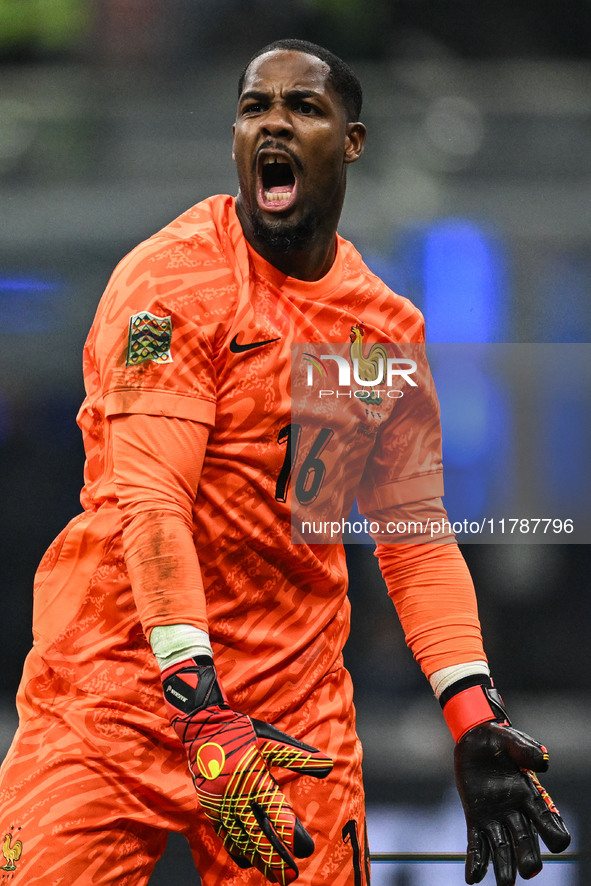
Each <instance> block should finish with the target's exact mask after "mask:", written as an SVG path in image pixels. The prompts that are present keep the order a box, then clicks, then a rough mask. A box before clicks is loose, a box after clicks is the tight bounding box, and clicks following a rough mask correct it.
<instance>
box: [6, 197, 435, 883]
mask: <svg viewBox="0 0 591 886" xmlns="http://www.w3.org/2000/svg"><path fill="white" fill-rule="evenodd" d="M360 326H362V327H363V329H364V333H365V339H364V341H365V342H367V343H369V344H371V343H375V342H381V341H386V342H389V341H409V342H420V341H422V340H423V320H422V317H421V314H420V312H419V311H418V310H417V309H416V308H414V307H413V305H412V304H411V303H410V302H408V301H407V300H406V299H403V298H401V297H399V296H397V295H395V294H394V293H393V292H391V290H389V289H388V288H387V287H386V286H385V285H384V284H383V283H382V282H381V281H380V280H378V279H377V278H376V277H375V276H374V275H373V274H372V273H371V272H370V271H369V270H368V269H367V268H366V267H365V265H364V264H363V262H362V260H361V258H360V256H359V254H358V253H357V252H356V251H355V249H354V247H353V246H352V245H351V244H350V243H348V242H346V241H345V240H343V239H341V238H338V241H337V254H336V260H335V262H334V265H333V267H332V268H331V269H330V271H329V272H328V274H327V275H326V276H325V277H324V278H322V279H321V280H319V281H316V282H304V281H300V280H296V279H292V278H286V277H285V276H284V275H282V274H281V273H280V272H279V271H277V270H276V269H275V268H272V267H271V266H270V265H268V264H267V263H266V262H265V261H264V260H263V259H261V258H260V257H259V256H258V255H256V254H255V253H254V252H253V251H252V250H251V249H250V248H249V247H248V246H247V244H246V241H245V240H244V237H243V235H242V230H241V227H240V224H239V222H238V219H237V217H236V213H235V208H234V201H233V199H232V198H231V197H225V196H218V197H214V198H211V199H210V200H207V201H205V202H204V203H201V204H199V205H197V206H195V207H193V208H192V209H190V210H188V211H187V212H186V213H185V214H184V215H182V216H181V217H180V218H179V219H177V220H176V221H174V222H173V223H172V224H170V225H169V226H168V227H167V228H165V229H164V230H163V231H161V232H160V233H158V234H156V235H155V236H154V237H152V238H150V239H149V240H147V241H146V242H144V243H143V244H140V246H138V247H137V248H136V249H135V250H134V251H133V252H132V253H131V254H130V255H129V256H128V257H127V258H125V259H124V260H123V261H122V262H121V264H120V265H119V267H118V268H117V270H116V271H115V273H114V275H113V277H112V279H111V281H110V283H109V286H108V288H107V290H106V293H105V295H104V297H103V299H102V301H101V303H100V305H99V308H98V311H97V315H96V320H95V322H94V324H93V327H92V329H91V331H90V334H89V337H88V341H87V345H86V348H85V354H84V376H85V384H86V391H87V396H86V399H85V401H84V403H83V405H82V408H81V410H80V414H79V419H78V420H79V425H80V428H81V430H82V434H83V438H84V445H85V451H86V456H87V459H86V466H85V485H84V489H83V492H82V504H83V507H84V513H83V514H81V515H79V516H78V517H76V518H75V519H74V520H72V522H71V523H70V524H69V525H68V526H67V527H66V528H65V529H64V531H63V532H62V533H61V534H60V535H59V536H58V538H57V539H56V541H55V542H54V543H53V545H52V546H51V547H50V549H49V550H48V552H47V553H46V555H45V557H44V558H43V561H42V563H41V564H40V566H39V570H38V572H37V575H36V580H35V602H34V624H33V635H34V646H33V649H32V651H31V653H30V655H29V657H28V658H27V661H26V664H25V669H24V674H23V679H22V682H21V687H20V690H19V696H18V707H19V715H20V721H21V725H20V727H19V732H18V733H17V736H16V739H15V743H14V745H13V748H12V750H11V752H10V753H9V755H8V758H7V760H6V763H5V765H4V767H3V770H2V782H1V786H0V827H2V826H4V827H5V829H6V830H5V833H6V834H8V833H11V834H13V837H14V839H12V838H11V839H12V843H11V844H10V845H11V846H15V845H16V842H15V841H16V839H17V838H18V839H19V840H20V841H21V842H22V855H21V857H20V859H19V860H16V859H15V861H14V863H15V865H16V867H17V871H15V872H14V877H15V886H16V884H17V883H18V882H19V880H18V878H19V877H21V879H20V882H23V883H25V882H26V883H27V886H30V884H33V883H35V884H36V883H43V884H46V883H50V882H54V881H55V882H61V883H71V884H77V886H78V884H79V886H87V884H93V886H94V884H107V883H112V882H113V881H114V879H116V880H117V882H118V883H120V884H122V886H127V884H131V883H134V884H140V883H143V882H146V879H145V878H146V877H147V875H148V874H146V872H149V869H150V865H151V864H153V861H154V858H155V857H157V856H158V854H159V853H160V852H161V850H162V839H161V835H160V833H159V829H161V828H162V829H166V828H170V829H175V830H181V831H184V832H187V833H188V835H189V836H190V840H191V845H192V848H193V851H194V854H195V857H196V859H197V860H198V864H199V869H200V872H201V876H202V879H203V881H204V883H206V884H207V886H210V884H214V883H218V882H224V883H227V884H233V883H236V884H238V883H241V884H242V883H248V884H253V886H254V884H260V883H263V882H264V881H263V879H262V877H261V875H260V874H259V873H258V872H257V871H254V872H253V871H251V872H248V871H247V872H240V871H239V869H238V868H236V866H235V865H232V863H231V862H228V861H227V860H225V859H222V858H221V857H220V854H219V853H220V852H223V850H221V849H220V847H219V841H218V840H217V838H216V837H215V834H214V833H213V831H212V830H211V828H210V826H209V825H208V824H207V823H204V821H203V817H202V816H201V813H200V812H199V810H198V807H197V801H196V797H195V792H194V789H193V786H192V785H191V783H190V779H189V777H188V774H187V769H186V760H185V759H184V751H183V749H182V747H181V746H180V744H179V743H178V739H177V738H176V736H175V734H174V732H173V730H172V729H171V727H170V726H169V724H168V721H167V717H166V711H165V708H164V701H163V698H162V693H161V687H160V679H159V677H160V675H159V672H158V667H157V665H156V662H155V660H154V657H153V656H152V653H151V651H150V648H149V645H148V643H147V641H146V636H145V632H147V631H149V629H150V626H151V625H153V624H154V623H157V622H158V618H160V613H158V612H157V613H154V608H153V603H152V602H151V601H150V600H146V599H144V598H142V599H140V598H141V591H139V595H140V596H139V598H138V599H136V598H135V596H134V593H133V592H132V588H131V583H130V578H129V571H128V568H127V565H126V559H125V554H124V550H123V544H122V516H121V510H120V508H119V507H118V503H117V494H116V478H115V472H114V468H113V445H112V432H113V427H114V426H115V422H112V421H111V420H112V419H113V417H115V416H134V415H141V416H160V417H166V418H169V419H171V420H175V421H179V422H180V421H188V422H189V423H200V424H203V425H206V426H208V427H209V428H210V434H209V440H208V444H207V452H206V457H205V460H204V463H203V468H202V472H201V478H200V482H199V492H198V495H197V498H196V500H195V502H194V507H193V509H192V532H193V540H194V549H195V552H196V554H197V557H198V561H199V564H200V567H201V575H202V579H203V587H204V592H205V598H206V606H207V620H208V623H209V630H210V636H211V640H212V646H213V650H214V658H215V662H216V668H217V671H218V674H219V676H220V682H221V684H222V686H223V687H224V690H225V692H226V694H227V696H228V699H229V702H230V704H231V705H232V707H233V708H234V709H235V710H239V711H242V712H244V713H246V714H248V715H254V716H256V717H258V718H260V719H262V720H267V721H269V722H272V723H274V724H275V725H277V726H278V727H279V728H281V729H284V730H285V731H286V732H288V733H290V734H292V735H295V736H296V737H298V738H300V739H301V740H303V741H305V742H306V743H309V744H311V745H313V746H315V747H318V748H320V749H321V750H322V751H323V752H325V753H327V754H328V755H329V756H330V757H331V758H333V759H334V760H335V768H334V770H333V772H332V773H331V775H330V776H329V777H328V778H327V779H325V780H324V781H322V782H321V783H318V782H317V781H316V780H315V779H314V780H310V779H308V778H307V777H298V776H294V775H293V774H289V773H287V774H285V773H284V774H283V776H282V777H281V778H280V779H278V780H279V783H280V786H281V787H282V790H286V791H287V795H288V800H289V802H290V804H291V805H293V808H294V809H295V810H296V812H297V814H298V816H300V817H301V818H302V820H303V821H304V823H305V825H306V827H310V828H311V829H312V832H313V834H314V839H315V840H316V851H315V853H314V855H313V857H312V858H311V859H307V860H305V863H304V862H302V865H301V874H300V880H301V883H302V884H303V886H305V884H309V886H311V884H313V883H318V882H331V883H333V884H334V886H353V884H354V883H365V882H366V881H365V873H364V870H365V861H364V833H363V827H364V825H363V791H362V787H361V771H360V759H361V755H360V750H359V744H358V741H357V739H356V736H355V731H354V711H353V707H352V697H351V690H350V684H349V679H348V675H347V674H346V672H345V671H344V670H343V669H342V657H341V652H342V648H343V645H344V643H345V640H346V637H347V635H348V631H349V604H348V601H347V598H346V590H347V575H346V564H345V557H344V551H343V549H342V547H341V546H340V545H314V544H295V543H294V542H293V541H292V539H291V532H290V529H291V527H290V502H289V499H290V495H289V492H290V489H289V487H290V470H289V469H291V470H292V473H293V477H292V478H291V479H293V480H294V481H295V480H296V475H297V473H298V470H299V468H300V465H299V464H298V463H297V462H295V463H294V464H291V462H290V458H289V450H288V443H289V442H290V423H291V413H290V389H289V384H290V357H291V349H290V346H291V344H292V343H293V342H298V341H299V342H310V343H319V342H335V343H342V342H349V341H350V336H351V331H352V329H353V327H360ZM334 436H335V439H334V441H331V442H330V443H329V444H328V445H338V435H334ZM400 442H401V444H402V443H403V441H400ZM390 445H391V441H390V442H388V440H386V439H384V440H383V445H381V447H380V450H379V453H382V455H380V454H379V453H378V454H377V456H376V463H378V462H379V461H380V459H381V460H382V462H383V464H384V472H383V474H382V475H380V471H379V469H378V470H377V472H376V473H375V474H374V478H375V480H376V483H375V490H374V492H372V493H371V494H370V493H369V492H368V494H367V501H366V502H365V505H366V506H367V507H368V508H371V507H376V508H383V507H384V506H387V504H388V502H389V501H390V493H391V492H396V495H395V496H394V498H397V500H400V498H401V497H402V498H404V494H403V493H401V491H400V490H403V489H405V488H406V487H405V483H406V481H408V480H409V477H408V476H404V475H402V476H400V477H398V478H392V477H390V476H387V458H386V457H385V455H386V454H387V452H388V449H389V446H390ZM413 445H414V443H413ZM427 451H428V453H430V455H429V457H428V458H426V459H423V460H422V462H421V464H422V465H423V470H424V472H425V474H432V475H433V477H434V478H435V479H436V483H439V482H440V480H439V479H438V478H440V476H441V465H440V453H439V441H438V438H437V437H436V436H435V437H432V436H431V437H430V445H429V447H428V450H427ZM171 457H172V453H171ZM300 457H301V458H304V459H305V457H306V450H305V447H303V448H302V450H301V453H300ZM400 464H404V465H408V471H409V472H412V465H411V463H410V462H409V461H408V459H407V458H405V457H404V456H403V455H402V456H401V459H400ZM144 468H145V465H144ZM286 469H287V470H286ZM380 476H382V477H383V480H384V483H385V484H387V485H388V489H387V490H386V489H385V488H380ZM397 484H400V485H399V488H398V489H397V490H396V486H397ZM163 591H164V592H165V595H166V596H167V600H168V602H167V606H168V610H167V612H168V617H169V619H170V621H173V620H176V621H179V622H183V623H187V622H188V623H192V622H195V621H196V623H197V624H201V622H200V621H199V619H202V618H203V613H202V612H198V613H196V612H195V600H196V597H195V587H191V588H189V589H187V588H184V587H180V586H178V585H177V583H176V582H173V584H172V586H170V587H167V588H164V589H163ZM138 606H139V608H141V610H142V621H143V625H142V623H141V621H140V618H139V614H138ZM197 608H199V607H198V606H197ZM154 619H156V621H155V620H154ZM170 621H169V623H170ZM444 630H447V628H445V629H444ZM179 752H180V753H179ZM311 781H313V789H312V785H311V784H310V782H311ZM82 797H83V798H84V800H82V799H81V798H82ZM61 798H63V802H60V799H61ZM126 822H127V824H125V823H126ZM89 833H90V834H92V835H93V836H92V839H90V838H88V839H89V841H90V842H88V841H87V836H86V835H88V834H89ZM111 838H112V840H113V844H112V845H113V846H114V847H115V848H116V856H117V863H116V865H115V867H113V865H114V864H115V862H114V861H113V860H112V859H108V858H107V857H105V853H107V843H108V840H109V839H111ZM50 845H51V851H50V853H49V855H47V852H48V847H49V846H50ZM73 846H75V847H76V852H74V851H73ZM79 847H83V848H79ZM80 853H82V855H83V856H84V860H82V857H81V855H80ZM89 853H90V855H89ZM66 859H68V862H67V863H68V864H69V865H70V867H69V868H68V874H67V875H66V879H64V878H63V866H64V864H65V863H66V861H65V860H66ZM140 868H141V872H140ZM21 872H22V875H21ZM60 877H61V878H62V879H60Z"/></svg>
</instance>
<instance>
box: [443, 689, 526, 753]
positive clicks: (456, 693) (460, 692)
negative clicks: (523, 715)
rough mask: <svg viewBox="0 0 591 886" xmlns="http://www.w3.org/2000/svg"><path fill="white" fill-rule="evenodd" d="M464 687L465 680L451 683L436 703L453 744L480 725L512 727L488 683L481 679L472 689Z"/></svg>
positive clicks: (495, 691) (499, 697)
mask: <svg viewBox="0 0 591 886" xmlns="http://www.w3.org/2000/svg"><path fill="white" fill-rule="evenodd" d="M465 683H466V681H464V680H459V681H458V683H454V684H453V685H452V686H450V687H449V689H447V690H446V691H445V693H444V694H443V695H442V696H441V698H440V699H439V702H440V704H441V707H442V708H443V716H444V718H445V722H446V723H447V725H448V728H449V731H450V732H451V734H452V738H453V740H454V741H455V742H458V741H459V740H460V739H461V738H462V736H463V735H465V734H466V732H468V731H469V730H470V729H473V728H474V727H475V726H478V725H480V723H487V722H489V721H491V720H495V721H496V722H497V723H505V724H507V725H511V723H510V721H509V718H508V716H507V712H506V710H505V707H504V705H503V700H502V698H501V696H500V695H499V693H498V692H497V690H496V689H494V688H493V686H492V682H491V681H490V680H482V678H480V682H478V683H476V684H475V685H468V686H465V685H462V684H465Z"/></svg>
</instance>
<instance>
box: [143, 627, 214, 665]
mask: <svg viewBox="0 0 591 886" xmlns="http://www.w3.org/2000/svg"><path fill="white" fill-rule="evenodd" d="M150 646H151V647H152V652H153V653H154V655H155V656H156V660H157V662H158V664H159V665H160V670H161V671H164V670H165V669H166V668H169V667H170V666H171V665H174V664H177V662H179V661H185V659H187V658H194V656H196V655H209V656H210V657H211V658H213V652H212V650H211V643H210V642H209V635H208V634H207V632H206V631H201V630H200V629H199V628H196V627H193V625H157V626H156V627H155V628H152V631H151V633H150Z"/></svg>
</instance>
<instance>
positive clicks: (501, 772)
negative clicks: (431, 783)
mask: <svg viewBox="0 0 591 886" xmlns="http://www.w3.org/2000/svg"><path fill="white" fill-rule="evenodd" d="M475 684H476V685H475ZM440 703H441V706H442V707H443V714H444V717H445V719H446V721H447V724H448V726H449V728H450V731H451V733H452V736H453V737H454V739H455V741H456V747H455V777H456V785H457V788H458V793H459V795H460V799H461V801H462V805H463V807H464V813H465V816H466V824H467V828H468V850H467V854H466V883H480V881H481V880H482V878H483V877H484V875H485V874H486V870H487V868H488V863H489V860H490V858H491V856H492V861H493V868H494V872H495V878H496V882H497V886H513V884H514V883H515V879H516V877H517V873H518V872H519V874H521V876H522V877H523V878H524V879H526V880H527V879H529V878H530V877H533V876H534V875H535V874H537V873H539V871H540V870H541V869H542V860H541V857H540V846H539V841H538V832H539V834H540V836H541V837H542V839H543V841H544V843H545V844H546V846H547V847H548V849H549V850H550V851H551V852H562V851H563V850H564V849H566V847H567V846H568V844H569V843H570V835H569V833H568V831H567V829H566V826H565V824H564V822H563V820H562V818H561V817H560V814H559V812H558V809H557V808H556V806H555V805H554V803H553V802H552V799H551V798H550V796H549V795H548V793H547V792H546V791H545V790H544V788H543V787H542V785H541V784H540V782H539V781H538V779H537V777H536V776H535V774H534V773H535V772H545V771H546V770H547V769H548V752H547V750H546V748H545V747H544V746H543V745H541V744H539V743H538V742H537V741H534V739H533V738H530V737H529V735H525V734H524V733H523V732H518V731H517V730H516V729H513V727H512V726H511V722H510V720H509V718H508V716H507V712H506V711H505V708H504V705H503V702H502V699H501V697H500V695H499V694H498V692H497V691H496V690H495V689H493V688H492V683H491V681H490V680H488V679H487V678H483V677H481V676H478V677H474V678H466V679H464V680H459V681H458V682H457V683H455V684H452V686H450V687H449V688H448V689H447V690H446V691H445V692H444V693H443V694H442V696H441V698H440Z"/></svg>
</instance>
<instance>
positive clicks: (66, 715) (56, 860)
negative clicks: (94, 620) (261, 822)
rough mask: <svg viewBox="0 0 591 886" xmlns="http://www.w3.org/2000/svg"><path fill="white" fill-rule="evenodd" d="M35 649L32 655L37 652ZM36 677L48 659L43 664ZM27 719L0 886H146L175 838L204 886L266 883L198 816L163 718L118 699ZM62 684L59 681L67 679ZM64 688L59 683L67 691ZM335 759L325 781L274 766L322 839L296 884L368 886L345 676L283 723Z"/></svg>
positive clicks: (1, 792) (5, 806)
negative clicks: (149, 719) (182, 841)
mask: <svg viewBox="0 0 591 886" xmlns="http://www.w3.org/2000/svg"><path fill="white" fill-rule="evenodd" d="M35 654H36V653H35V652H32V653H31V655H33V656H34V655H35ZM34 664H35V666H36V667H35V669H36V670H37V671H38V672H39V669H40V668H41V662H39V661H38V662H35V663H34ZM44 679H45V680H46V682H45V683H44V692H43V695H44V703H43V704H42V705H38V706H37V708H36V707H35V700H34V699H32V698H31V697H29V698H28V699H27V715H26V718H25V719H24V720H21V724H20V726H19V729H18V731H17V734H16V736H15V739H14V741H13V744H12V746H11V748H10V751H9V753H8V755H7V758H6V760H5V761H4V764H3V766H2V769H1V778H0V840H2V841H3V843H2V849H3V856H0V886H1V884H3V883H5V882H6V883H11V884H14V886H21V884H22V886H25V884H26V886H41V884H42V886H113V884H115V883H116V884H117V886H145V884H147V883H148V880H149V878H150V874H151V872H152V870H153V868H154V865H155V863H156V861H157V860H158V859H159V857H160V856H161V855H162V853H163V851H164V847H165V845H166V840H167V836H168V832H169V831H178V832H180V833H182V834H184V835H185V836H186V838H187V839H188V841H189V844H190V847H191V851H192V853H193V858H194V860H195V866H196V868H197V870H198V871H199V873H200V876H201V879H202V882H203V884H204V886H220V884H224V886H239V884H240V886H243V884H244V886H264V884H266V883H267V881H266V880H265V879H264V877H263V876H262V875H261V874H260V873H258V872H257V871H256V870H253V869H251V870H247V871H243V870H241V869H240V868H238V867H237V866H236V865H235V864H234V863H233V862H232V861H231V859H230V858H229V857H228V855H227V854H226V853H225V851H224V850H223V849H222V848H221V844H220V841H219V839H218V837H217V835H216V834H215V832H214V830H213V829H212V827H211V825H210V824H209V822H208V821H207V820H206V819H205V817H204V816H203V813H202V812H201V810H200V808H199V805H198V801H197V797H196V794H195V792H194V789H193V785H192V782H191V778H190V775H189V772H188V769H187V762H186V757H185V751H184V748H183V747H182V746H181V744H180V743H179V742H178V739H177V738H176V735H175V734H174V732H173V731H172V729H171V728H170V726H169V725H168V722H167V721H166V720H164V719H159V718H158V717H155V718H154V723H153V725H150V726H149V727H148V726H147V724H146V713H145V711H144V710H140V709H136V708H134V707H133V706H131V705H129V704H127V703H124V702H121V703H117V702H115V701H114V700H113V699H112V698H111V699H110V700H109V701H108V702H107V703H106V702H105V699H104V697H101V696H99V695H98V694H97V695H96V696H94V697H93V696H92V695H89V694H86V693H85V694H84V696H83V697H82V695H81V693H80V692H79V691H78V692H73V693H72V695H71V696H70V697H69V698H67V700H64V694H63V691H60V692H57V693H56V696H55V697H56V698H58V699H59V701H57V702H55V703H54V704H52V703H51V701H48V699H50V698H51V692H48V691H47V690H48V685H49V684H50V682H51V680H52V679H54V677H53V676H52V672H51V671H50V670H49V669H47V673H46V674H45V675H44ZM63 679H64V678H63V677H60V681H63ZM62 689H63V687H62ZM275 725H277V726H278V727H279V728H281V729H284V730H285V731H286V732H289V733H291V734H292V735H294V736H296V737H297V738H300V739H302V740H303V741H305V742H308V743H310V744H312V745H315V746H316V747H318V748H321V749H322V750H323V751H325V752H327V753H328V754H330V755H331V756H332V757H333V759H334V760H335V766H334V769H333V771H332V773H331V774H330V775H329V776H328V777H327V778H326V779H323V780H317V779H315V778H312V777H310V776H296V775H294V774H292V773H290V772H286V771H285V770H281V769H275V770H273V775H274V776H275V778H276V779H277V781H278V782H279V784H280V785H281V786H282V788H283V790H284V792H285V793H286V795H287V797H288V799H289V801H290V803H291V804H292V806H293V807H294V809H295V811H296V814H297V815H298V816H299V818H300V819H301V820H302V822H303V823H304V825H305V826H306V828H307V829H308V830H309V832H310V833H311V834H312V836H313V837H314V840H315V844H316V849H315V852H314V854H313V855H312V856H311V857H310V858H309V859H301V860H298V862H297V863H298V867H299V870H300V876H299V878H298V880H297V881H296V882H297V886H323V884H326V886H367V884H368V883H369V861H368V857H367V852H366V833H365V820H364V797H363V788H362V781H361V750H360V744H359V740H358V739H357V737H356V734H355V726H354V710H353V705H352V689H351V683H350V678H349V675H348V674H347V673H346V671H345V670H344V669H337V670H335V671H333V672H332V673H330V674H328V675H327V676H326V677H325V678H324V679H323V680H322V681H321V683H320V684H319V685H318V686H317V687H316V689H315V690H314V692H313V693H312V694H311V695H310V696H309V698H308V699H307V701H306V702H305V703H304V704H303V705H302V707H301V708H300V710H298V711H297V713H295V712H294V713H293V714H291V715H289V716H287V717H283V718H281V720H279V721H277V722H276V724H275Z"/></svg>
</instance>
